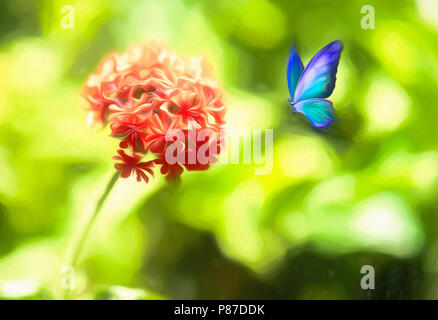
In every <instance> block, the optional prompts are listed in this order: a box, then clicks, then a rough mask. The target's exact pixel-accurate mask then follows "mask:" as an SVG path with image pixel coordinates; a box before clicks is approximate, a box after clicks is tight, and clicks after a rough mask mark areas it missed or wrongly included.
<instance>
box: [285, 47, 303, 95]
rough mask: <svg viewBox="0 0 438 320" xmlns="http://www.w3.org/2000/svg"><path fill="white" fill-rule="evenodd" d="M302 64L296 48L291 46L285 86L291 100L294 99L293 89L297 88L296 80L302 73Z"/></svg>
mask: <svg viewBox="0 0 438 320" xmlns="http://www.w3.org/2000/svg"><path fill="white" fill-rule="evenodd" d="M303 69H304V67H303V63H302V62H301V58H300V56H299V55H298V51H297V47H296V45H295V44H293V45H292V46H291V48H290V52H289V62H288V64H287V86H288V87H289V93H290V97H291V99H293V98H294V94H295V88H296V87H297V83H298V80H299V79H300V76H301V74H302V73H303Z"/></svg>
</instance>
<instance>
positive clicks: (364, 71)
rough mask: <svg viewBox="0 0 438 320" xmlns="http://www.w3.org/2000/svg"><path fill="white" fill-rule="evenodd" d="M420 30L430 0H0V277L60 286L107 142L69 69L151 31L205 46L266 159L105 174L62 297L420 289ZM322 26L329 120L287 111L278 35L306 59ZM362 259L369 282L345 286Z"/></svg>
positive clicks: (431, 93)
mask: <svg viewBox="0 0 438 320" xmlns="http://www.w3.org/2000/svg"><path fill="white" fill-rule="evenodd" d="M65 5H71V6H73V8H74V14H75V21H74V23H75V28H74V29H71V30H70V29H67V30H66V29H63V28H62V26H61V20H62V18H63V17H64V16H65V14H63V13H61V8H62V7H63V6H65ZM364 5H372V6H374V9H375V29H374V30H364V29H362V28H361V24H360V21H361V19H362V17H363V14H361V8H362V6H364ZM437 36H438V2H437V1H435V0H417V1H408V0H404V1H400V0H387V1H372V0H366V1H365V0H363V1H359V0H356V1H335V0H312V1H286V0H284V1H269V0H233V1H220V0H216V1H189V0H171V1H137V0H130V1H108V0H94V1H85V0H83V1H74V0H65V1H34V0H2V1H1V2H0V88H1V89H0V297H1V298H3V299H16V298H30V299H48V298H60V297H61V293H62V292H61V291H62V290H61V284H62V281H63V280H64V277H65V271H66V270H65V269H64V268H63V265H65V264H66V256H67V255H68V251H69V248H70V246H71V241H72V239H74V237H75V234H76V233H77V232H78V231H77V230H79V229H80V228H81V227H82V226H83V221H84V219H86V215H87V213H89V212H90V211H91V210H92V208H93V206H94V203H95V201H96V199H97V198H98V196H99V195H100V193H101V192H102V190H103V188H104V186H105V184H106V183H107V181H108V179H109V177H110V176H111V175H112V173H113V161H112V160H111V157H112V156H113V155H114V154H115V148H116V145H117V141H116V140H115V139H113V138H110V137H108V131H107V130H106V129H102V130H95V129H94V130H93V129H90V128H88V127H87V126H86V121H85V118H86V115H85V112H84V110H83V108H82V107H83V104H82V101H81V100H80V99H79V93H80V90H81V86H82V84H83V83H84V81H85V80H86V78H87V76H88V75H89V74H90V73H92V72H94V71H95V70H96V68H97V65H98V63H99V61H100V60H101V59H102V58H104V57H105V56H106V55H108V54H109V53H112V52H121V51H124V50H126V49H127V48H128V47H129V46H130V45H133V44H137V43H144V42H148V41H149V40H158V41H161V42H164V43H166V44H168V46H169V47H170V48H171V49H172V50H173V51H175V52H178V53H180V54H182V55H186V56H187V55H192V54H194V55H203V56H205V57H206V58H207V60H208V61H209V62H210V64H211V65H212V66H213V73H214V75H215V77H216V79H217V80H219V82H220V83H221V84H222V87H223V89H224V91H225V93H226V104H227V107H228V113H227V123H228V125H229V126H230V127H233V128H237V129H243V128H246V129H253V128H262V129H263V128H272V129H274V167H273V171H272V173H271V174H269V175H264V176H256V175H254V165H228V166H225V165H215V166H213V167H212V168H211V169H210V170H208V171H206V172H188V173H187V172H186V173H185V174H184V175H183V176H182V181H181V184H180V185H179V187H173V186H169V185H168V184H167V183H166V182H165V181H164V179H163V178H162V177H159V176H158V177H157V178H156V179H154V180H153V181H152V182H151V183H149V184H148V185H146V184H144V183H137V182H136V181H135V179H128V180H126V179H125V180H122V181H119V182H118V184H117V185H116V187H115V189H114V190H113V192H112V193H111V194H110V197H109V199H108V202H107V203H106V205H105V206H104V208H103V211H102V213H101V215H100V216H99V218H98V219H97V221H96V223H95V225H94V227H93V229H92V232H91V234H90V237H89V239H88V241H87V244H86V247H85V250H84V251H83V254H82V256H81V259H80V261H79V265H78V268H77V270H76V290H75V293H74V296H73V298H82V299H111V298H113V299H127V298H128V299H140V298H146V299H148V298H170V299H223V298H227V299H237V298H242V299H247V298H253V299H259V298H264V299H276V298H282V299H345V298H349V299H393V298H402V299H411V298H426V299H436V298H438V231H437V230H438V215H437V213H438V197H437V194H438V151H437V147H438V140H437V138H436V135H437V133H438V128H437V124H436V123H437V120H436V119H438V106H437V101H438V90H437V89H436V88H437V85H438V45H437V41H436V39H437ZM335 39H341V40H343V41H344V46H345V48H344V51H343V53H342V57H341V62H340V66H339V71H338V81H337V85H336V88H335V91H334V94H333V95H332V97H331V98H330V99H331V100H332V101H333V103H334V106H335V109H336V116H337V118H339V119H340V120H341V121H340V122H337V123H334V124H333V125H332V126H331V127H330V128H329V129H327V130H322V131H315V130H313V129H312V128H311V126H310V125H309V123H308V122H307V121H306V119H305V118H303V117H301V116H299V115H291V114H290V108H289V106H288V103H287V99H288V98H289V97H288V90H287V85H286V78H285V76H286V63H287V56H288V50H289V46H290V45H291V43H293V42H296V43H297V45H298V49H299V52H300V54H301V56H302V58H303V60H304V63H307V62H308V61H309V59H310V58H311V57H312V56H313V54H315V53H316V52H317V51H318V50H319V49H320V48H321V47H322V46H323V45H325V44H327V43H329V42H330V41H333V40H335ZM363 265H372V266H374V268H375V275H376V280H375V286H376V287H375V290H368V291H366V290H362V289H361V287H360V280H361V277H362V276H363V275H362V274H361V273H360V269H361V267H362V266H363Z"/></svg>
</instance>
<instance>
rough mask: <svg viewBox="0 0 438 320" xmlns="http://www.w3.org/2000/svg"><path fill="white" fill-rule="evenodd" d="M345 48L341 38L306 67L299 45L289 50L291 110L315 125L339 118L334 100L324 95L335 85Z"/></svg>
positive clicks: (288, 79)
mask: <svg viewBox="0 0 438 320" xmlns="http://www.w3.org/2000/svg"><path fill="white" fill-rule="evenodd" d="M342 48H343V45H342V42H341V41H339V40H337V41H333V42H331V43H329V44H328V45H326V46H325V47H324V48H322V49H321V50H320V51H319V52H318V53H317V54H316V55H315V56H313V58H312V59H311V60H310V62H309V63H308V64H307V66H306V68H303V63H302V62H301V58H300V56H299V55H298V52H297V47H296V46H295V45H292V47H291V49H290V53H289V62H288V65H287V84H288V87H289V93H290V97H291V98H290V99H289V102H290V104H291V106H292V112H293V113H295V112H299V113H302V114H303V115H305V116H306V117H307V119H309V121H310V122H311V123H312V125H313V126H314V127H316V128H322V127H326V126H328V125H329V124H330V123H331V122H332V121H336V119H335V118H334V117H333V114H334V112H335V110H334V109H333V106H332V103H331V102H330V101H328V100H326V99H324V98H328V97H329V96H330V95H331V94H332V92H333V89H334V88H335V83H336V72H337V69H338V64H339V59H340V58H341V52H342ZM303 69H304V71H303Z"/></svg>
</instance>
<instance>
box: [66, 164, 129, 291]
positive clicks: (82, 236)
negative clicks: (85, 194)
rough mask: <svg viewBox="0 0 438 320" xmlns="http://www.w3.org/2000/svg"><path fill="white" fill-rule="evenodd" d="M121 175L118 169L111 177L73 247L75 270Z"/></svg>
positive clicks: (72, 265)
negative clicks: (88, 238) (104, 205)
mask: <svg viewBox="0 0 438 320" xmlns="http://www.w3.org/2000/svg"><path fill="white" fill-rule="evenodd" d="M119 177H120V173H119V171H116V172H115V173H114V175H113V176H112V177H111V180H110V181H109V182H108V184H107V185H106V188H105V191H104V192H103V193H102V195H101V196H100V198H99V200H98V201H97V203H96V207H95V209H94V212H93V214H92V215H91V216H90V218H89V220H88V221H87V222H86V225H85V226H84V228H83V229H82V230H81V233H80V236H79V241H78V242H77V243H76V245H75V246H74V247H73V250H72V255H71V257H72V258H71V260H70V263H69V265H70V266H71V267H72V268H73V270H74V268H75V266H76V263H77V262H78V259H79V257H80V254H81V251H82V247H83V246H84V244H85V241H86V240H87V237H88V234H89V233H90V230H91V228H92V226H93V223H94V221H95V220H96V218H97V216H98V215H99V212H100V209H102V206H103V204H104V203H105V200H106V199H107V198H108V195H109V194H110V192H111V190H112V189H113V187H114V185H115V184H116V182H117V180H118V179H119ZM71 290H72V289H71V288H67V289H65V293H64V299H68V296H69V293H70V291H71Z"/></svg>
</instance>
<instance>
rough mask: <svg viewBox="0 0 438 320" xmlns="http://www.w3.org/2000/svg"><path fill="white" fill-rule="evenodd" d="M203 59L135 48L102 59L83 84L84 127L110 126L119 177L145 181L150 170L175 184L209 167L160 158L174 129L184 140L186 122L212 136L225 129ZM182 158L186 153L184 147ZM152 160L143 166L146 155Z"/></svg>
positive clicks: (217, 96) (218, 94) (161, 49)
mask: <svg viewBox="0 0 438 320" xmlns="http://www.w3.org/2000/svg"><path fill="white" fill-rule="evenodd" d="M208 69H209V68H208V66H206V65H205V63H204V62H203V60H202V59H199V58H190V59H183V58H181V57H179V56H177V55H176V54H174V53H172V52H170V51H168V50H167V49H166V48H164V47H162V46H159V45H155V44H154V45H150V46H134V47H131V48H130V49H128V51H127V52H125V53H122V54H112V55H110V56H109V57H107V58H106V59H104V60H103V62H102V64H101V65H100V67H99V70H98V73H97V74H93V75H91V76H90V77H89V78H88V80H87V82H86V83H85V86H84V89H83V95H84V97H85V99H86V100H87V102H88V103H89V108H88V111H89V113H88V122H89V124H93V123H96V122H97V123H100V124H102V125H106V124H109V127H110V129H111V135H112V136H113V137H116V138H119V139H121V142H120V148H121V149H126V150H127V151H128V152H125V151H124V150H119V151H118V153H119V156H116V157H114V159H115V160H117V161H119V163H116V164H115V167H116V169H118V170H120V171H121V176H122V177H125V178H126V177H129V176H130V175H131V174H132V173H134V172H135V173H136V175H137V180H138V181H141V180H142V179H143V180H144V181H145V182H148V180H149V178H148V175H153V171H152V168H153V167H154V166H156V165H157V166H160V172H161V173H162V174H164V175H166V177H167V179H168V180H171V181H172V180H176V179H178V178H179V176H180V175H181V174H182V172H183V167H185V168H186V169H187V170H205V169H207V168H208V167H209V164H201V163H199V162H198V160H196V162H195V163H193V162H192V163H191V164H188V162H187V161H185V162H184V163H178V162H176V163H173V164H169V163H168V162H167V161H166V159H165V153H166V148H167V147H168V146H169V144H171V143H173V142H172V141H168V140H169V139H166V135H167V134H168V132H169V131H171V130H174V129H177V130H181V131H182V132H184V134H185V135H187V132H188V130H189V123H191V124H193V123H194V124H195V126H196V129H197V130H199V129H211V130H213V131H214V132H215V134H216V135H217V137H218V138H217V140H216V141H217V154H218V153H219V152H220V146H219V144H220V142H219V141H220V138H219V132H220V129H221V128H222V126H223V125H224V116H225V107H224V104H223V102H222V95H221V92H220V91H219V89H218V88H217V86H216V84H215V82H213V81H212V80H211V79H210V78H209V77H208ZM184 150H185V153H186V159H187V153H188V152H189V148H185V149H184ZM149 152H150V153H151V154H152V155H153V160H151V161H147V162H142V161H141V159H142V158H143V157H144V156H145V155H146V154H147V153H149Z"/></svg>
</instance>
